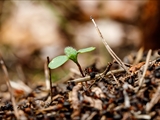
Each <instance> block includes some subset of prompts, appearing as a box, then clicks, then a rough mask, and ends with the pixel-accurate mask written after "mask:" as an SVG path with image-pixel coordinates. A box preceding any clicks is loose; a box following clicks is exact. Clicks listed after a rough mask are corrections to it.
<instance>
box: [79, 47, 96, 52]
mask: <svg viewBox="0 0 160 120" xmlns="http://www.w3.org/2000/svg"><path fill="white" fill-rule="evenodd" d="M94 49H96V48H95V47H88V48H84V49H80V50H78V51H77V52H78V53H86V52H90V51H93V50H94Z"/></svg>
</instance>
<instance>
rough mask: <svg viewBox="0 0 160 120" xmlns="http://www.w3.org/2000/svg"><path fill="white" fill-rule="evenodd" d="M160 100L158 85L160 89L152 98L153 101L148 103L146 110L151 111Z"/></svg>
mask: <svg viewBox="0 0 160 120" xmlns="http://www.w3.org/2000/svg"><path fill="white" fill-rule="evenodd" d="M159 100H160V86H158V89H157V91H156V93H155V94H154V96H153V98H152V99H151V101H150V102H149V103H147V105H146V111H147V112H149V111H150V110H151V109H152V108H153V106H154V105H155V104H156V103H157V102H158V101H159Z"/></svg>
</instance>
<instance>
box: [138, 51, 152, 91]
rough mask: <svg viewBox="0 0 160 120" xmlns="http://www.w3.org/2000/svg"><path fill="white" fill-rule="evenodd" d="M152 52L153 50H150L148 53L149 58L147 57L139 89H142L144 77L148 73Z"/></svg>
mask: <svg viewBox="0 0 160 120" xmlns="http://www.w3.org/2000/svg"><path fill="white" fill-rule="evenodd" d="M151 53H152V50H149V51H148V54H147V58H146V63H145V65H144V71H143V74H142V77H141V79H140V80H139V87H138V89H137V91H138V90H139V89H140V87H141V86H142V84H143V81H144V77H145V74H146V71H147V68H148V65H149V60H150V57H151Z"/></svg>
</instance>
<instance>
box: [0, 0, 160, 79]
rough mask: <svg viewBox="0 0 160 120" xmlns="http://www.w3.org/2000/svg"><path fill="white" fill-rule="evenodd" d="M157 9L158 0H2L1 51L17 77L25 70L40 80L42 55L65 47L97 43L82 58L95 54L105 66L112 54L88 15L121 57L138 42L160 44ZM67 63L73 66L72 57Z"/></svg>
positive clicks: (85, 62) (159, 8)
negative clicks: (93, 48)
mask: <svg viewBox="0 0 160 120" xmlns="http://www.w3.org/2000/svg"><path fill="white" fill-rule="evenodd" d="M159 12H160V2H159V0H130V1H128V0H117V1H116V0H114V1H112V0H106V1H103V0H101V1H98V0H97V1H96V0H95V1H94V0H92V1H89V0H88V1H87V0H79V1H72V0H68V1H65V0H60V1H59V0H22V1H21V0H1V1H0V51H1V54H2V56H3V58H4V60H5V62H6V65H7V67H8V69H9V72H10V74H11V76H12V79H21V78H22V77H21V78H19V77H17V76H18V75H17V74H20V75H19V76H21V74H22V71H23V72H24V74H25V75H27V74H29V75H27V76H28V77H27V78H26V79H33V80H34V79H37V78H38V79H42V80H43V79H44V74H42V73H43V66H44V62H45V61H46V57H47V56H49V57H50V59H51V58H53V57H55V56H57V55H60V54H63V49H64V47H66V46H73V47H75V48H76V49H80V48H85V47H89V46H95V47H97V49H96V51H94V52H92V54H90V57H88V54H89V53H88V54H87V55H82V56H83V57H80V63H81V64H82V67H85V66H87V65H88V64H90V63H93V62H94V60H95V59H97V58H98V59H99V66H103V65H105V64H106V63H107V61H109V60H110V57H109V55H108V52H107V51H106V49H105V47H104V45H103V44H102V42H101V40H100V37H99V36H98V34H97V32H96V30H95V28H94V25H93V23H92V22H91V20H90V16H91V15H92V17H93V18H94V19H95V21H96V23H97V25H98V26H99V28H100V30H101V32H102V34H103V36H104V37H105V38H106V40H107V41H108V44H109V45H110V46H111V47H112V48H113V49H114V51H115V52H116V53H117V54H118V56H120V57H121V58H122V57H123V56H125V55H127V54H129V52H131V51H132V50H138V49H139V48H140V47H142V46H143V47H144V48H145V49H146V50H147V49H150V48H152V49H158V48H159V45H160V40H159V39H160V34H159V29H160V27H159V26H160V13H159ZM86 56H87V57H86ZM67 65H70V67H75V68H76V66H75V65H74V64H72V63H70V62H69V63H67ZM67 65H66V66H67ZM63 68H65V66H63V67H62V68H61V71H63V72H64V73H65V71H64V70H63ZM20 71H21V72H20ZM15 72H16V73H17V74H16V75H15V74H14V73H15ZM12 73H13V75H12ZM39 73H40V74H39ZM1 74H2V72H1ZM30 75H31V76H30ZM37 76H38V77H37ZM54 77H56V75H55V76H54ZM23 78H24V77H23Z"/></svg>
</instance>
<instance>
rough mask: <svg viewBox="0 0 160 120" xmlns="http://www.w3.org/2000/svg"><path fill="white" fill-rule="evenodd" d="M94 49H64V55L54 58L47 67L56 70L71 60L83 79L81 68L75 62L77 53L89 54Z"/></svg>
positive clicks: (76, 61)
mask: <svg viewBox="0 0 160 120" xmlns="http://www.w3.org/2000/svg"><path fill="white" fill-rule="evenodd" d="M94 49H95V47H89V48H84V49H80V50H78V51H77V50H76V49H74V48H73V47H66V48H65V49H64V53H65V54H66V55H61V56H57V57H55V58H53V59H52V61H51V62H50V63H49V65H48V67H49V68H51V69H55V68H58V67H59V66H61V65H63V64H64V63H65V62H67V61H68V60H69V59H70V60H72V61H73V62H74V63H76V65H77V66H78V68H79V70H80V72H81V74H82V76H83V77H84V74H83V72H82V68H81V66H80V64H79V63H78V60H77V56H78V54H79V53H86V52H90V51H93V50H94Z"/></svg>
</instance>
